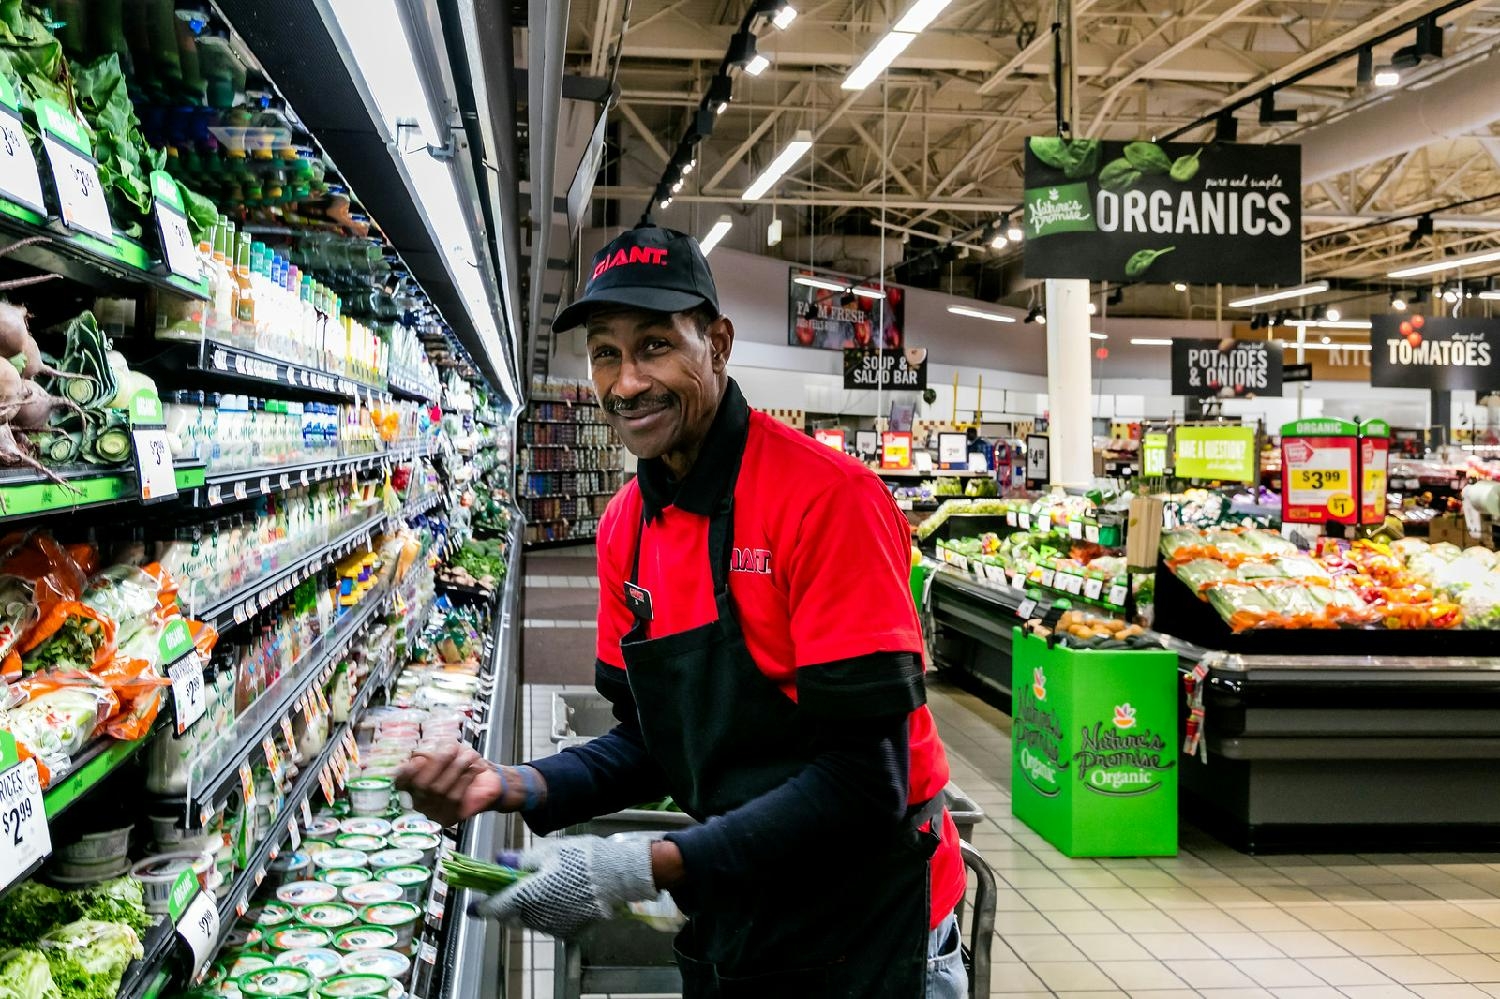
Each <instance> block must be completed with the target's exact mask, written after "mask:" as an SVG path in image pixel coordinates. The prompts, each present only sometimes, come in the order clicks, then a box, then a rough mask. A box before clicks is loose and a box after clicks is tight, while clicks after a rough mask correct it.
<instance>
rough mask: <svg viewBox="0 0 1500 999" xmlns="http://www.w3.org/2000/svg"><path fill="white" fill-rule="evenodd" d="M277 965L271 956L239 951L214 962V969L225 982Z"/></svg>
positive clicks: (251, 951) (250, 951)
mask: <svg viewBox="0 0 1500 999" xmlns="http://www.w3.org/2000/svg"><path fill="white" fill-rule="evenodd" d="M275 963H276V959H275V958H273V957H272V956H271V955H269V954H261V953H258V952H256V951H253V950H238V951H234V952H233V953H230V954H225V955H224V956H223V957H221V958H219V959H218V960H217V961H215V962H214V968H215V969H217V970H218V971H220V972H221V973H222V974H221V975H220V977H221V978H222V979H224V980H233V979H236V978H239V977H240V976H241V975H248V974H249V973H250V972H252V971H259V970H261V969H262V968H269V967H271V966H272V965H273V964H275Z"/></svg>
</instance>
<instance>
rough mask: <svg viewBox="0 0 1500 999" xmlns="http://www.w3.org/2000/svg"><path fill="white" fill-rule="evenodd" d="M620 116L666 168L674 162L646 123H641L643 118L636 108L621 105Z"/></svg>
mask: <svg viewBox="0 0 1500 999" xmlns="http://www.w3.org/2000/svg"><path fill="white" fill-rule="evenodd" d="M620 115H621V116H622V117H623V118H624V119H625V120H626V121H628V122H630V124H631V127H632V128H634V129H635V130H636V133H637V134H639V135H640V137H641V140H642V141H644V142H645V143H646V146H647V148H649V149H650V150H651V151H652V152H653V153H655V154H656V158H657V159H659V160H661V162H662V166H666V165H667V164H668V163H670V162H671V161H672V156H671V154H670V153H668V152H667V150H666V149H665V148H664V147H663V146H662V144H661V143H660V142H658V141H656V136H655V135H653V134H651V129H649V128H647V127H646V123H645V122H643V121H641V116H640V115H638V114H636V113H635V109H634V108H632V107H631V106H630V105H628V104H621V105H620Z"/></svg>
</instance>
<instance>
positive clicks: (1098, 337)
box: [1089, 333, 1109, 340]
mask: <svg viewBox="0 0 1500 999" xmlns="http://www.w3.org/2000/svg"><path fill="white" fill-rule="evenodd" d="M1089 339H1091V340H1108V339H1109V334H1108V333H1090V334H1089Z"/></svg>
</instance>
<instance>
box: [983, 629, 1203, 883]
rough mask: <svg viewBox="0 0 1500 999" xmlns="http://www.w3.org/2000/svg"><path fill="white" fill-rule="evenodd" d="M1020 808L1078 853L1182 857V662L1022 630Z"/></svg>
mask: <svg viewBox="0 0 1500 999" xmlns="http://www.w3.org/2000/svg"><path fill="white" fill-rule="evenodd" d="M1014 640H1015V645H1014V658H1013V663H1014V665H1013V677H1012V681H1013V684H1014V685H1013V686H1012V688H1011V690H1012V729H1011V738H1012V749H1013V753H1012V763H1011V767H1012V773H1011V810H1012V812H1014V814H1015V816H1016V817H1017V818H1019V819H1020V820H1021V821H1022V822H1025V823H1026V824H1027V825H1028V826H1030V827H1031V828H1032V829H1034V830H1035V831H1036V832H1037V833H1038V834H1039V835H1040V836H1041V837H1042V838H1043V839H1045V840H1046V841H1047V842H1049V843H1051V844H1052V845H1053V846H1055V847H1057V848H1058V849H1059V850H1061V851H1062V852H1063V853H1064V854H1066V855H1067V856H1069V857H1168V856H1173V855H1175V854H1176V853H1177V757H1178V751H1179V746H1180V743H1181V739H1180V737H1179V735H1178V724H1177V707H1176V705H1177V690H1178V682H1177V676H1178V674H1177V656H1176V654H1175V653H1173V652H1169V651H1167V650H1165V649H1163V650H1159V651H1158V650H1151V649H1147V650H1128V651H1127V650H1121V651H1091V650H1080V649H1068V648H1064V647H1062V646H1055V647H1052V648H1049V647H1048V645H1047V643H1046V641H1045V640H1043V639H1040V638H1036V637H1035V636H1032V635H1027V634H1024V633H1023V632H1022V631H1021V629H1020V628H1017V629H1016V630H1015V633H1014Z"/></svg>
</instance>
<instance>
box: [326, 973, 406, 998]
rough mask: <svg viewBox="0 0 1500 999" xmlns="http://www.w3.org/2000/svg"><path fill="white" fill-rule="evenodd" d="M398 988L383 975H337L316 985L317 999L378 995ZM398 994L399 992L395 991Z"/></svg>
mask: <svg viewBox="0 0 1500 999" xmlns="http://www.w3.org/2000/svg"><path fill="white" fill-rule="evenodd" d="M392 986H395V987H396V988H397V989H399V988H400V986H399V985H396V983H395V982H393V981H391V980H390V979H389V978H387V977H385V976H384V975H337V976H335V977H333V978H330V979H328V981H326V982H324V983H323V984H322V985H320V986H318V991H317V993H316V995H317V999H343V997H345V996H380V997H382V999H383V997H385V996H389V995H390V994H391V988H392ZM397 994H398V995H399V992H398V993H397Z"/></svg>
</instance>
